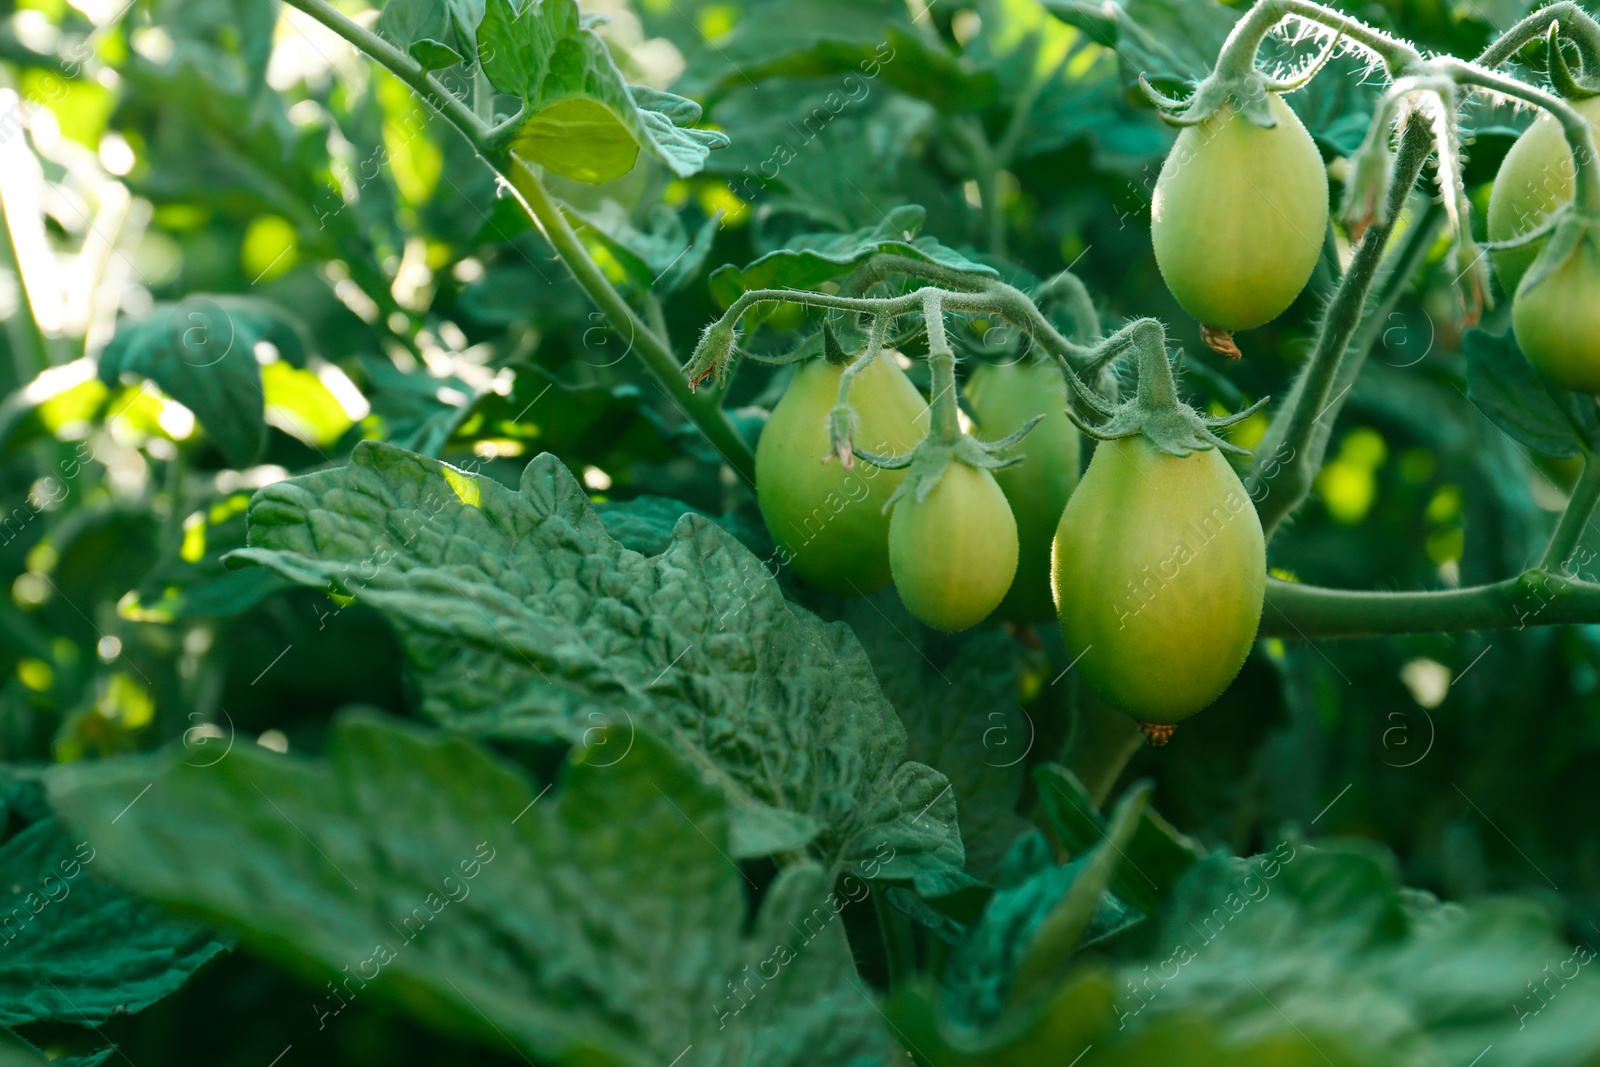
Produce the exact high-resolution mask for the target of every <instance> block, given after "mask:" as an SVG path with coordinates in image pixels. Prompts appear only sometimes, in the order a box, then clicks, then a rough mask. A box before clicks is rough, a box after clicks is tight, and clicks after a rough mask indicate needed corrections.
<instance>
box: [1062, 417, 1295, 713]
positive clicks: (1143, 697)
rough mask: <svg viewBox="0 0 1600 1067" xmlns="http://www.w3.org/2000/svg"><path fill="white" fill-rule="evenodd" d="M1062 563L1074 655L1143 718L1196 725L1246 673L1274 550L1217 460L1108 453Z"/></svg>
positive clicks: (1117, 447)
mask: <svg viewBox="0 0 1600 1067" xmlns="http://www.w3.org/2000/svg"><path fill="white" fill-rule="evenodd" d="M1054 562H1055V566H1054V571H1053V579H1054V582H1055V592H1056V603H1057V604H1058V605H1059V607H1060V615H1061V636H1062V637H1063V638H1064V639H1065V640H1066V645H1067V655H1068V656H1069V657H1079V658H1078V660H1077V670H1078V671H1079V672H1080V673H1081V674H1082V675H1083V678H1084V680H1085V681H1087V682H1088V683H1089V685H1091V686H1092V687H1093V688H1094V690H1095V691H1096V692H1097V693H1099V694H1100V695H1101V696H1102V697H1104V698H1105V699H1106V701H1108V702H1109V703H1111V704H1113V705H1115V706H1116V707H1119V708H1121V709H1122V710H1124V711H1126V712H1128V713H1129V714H1130V715H1132V716H1134V717H1135V718H1137V719H1139V720H1141V721H1143V722H1154V723H1174V722H1177V721H1179V720H1180V719H1185V718H1187V717H1189V716H1190V715H1193V714H1194V713H1195V712H1197V711H1199V710H1200V709H1201V708H1203V707H1205V706H1206V705H1207V704H1210V703H1211V702H1212V701H1213V700H1215V699H1217V697H1218V696H1220V695H1221V694H1222V691H1223V690H1224V689H1226V688H1228V683H1230V682H1232V681H1233V678H1234V676H1235V675H1236V674H1238V673H1239V668H1240V667H1242V666H1244V660H1245V657H1246V656H1247V655H1249V653H1250V646H1251V645H1252V644H1253V643H1254V641H1255V637H1256V628H1257V627H1258V626H1259V624H1260V622H1261V604H1262V598H1263V596H1264V595H1265V592H1266V579H1267V550H1266V541H1265V539H1264V538H1263V537H1262V534H1261V520H1260V518H1258V517H1257V515H1256V509H1255V505H1254V504H1252V503H1251V502H1250V497H1249V494H1247V493H1246V492H1245V489H1244V486H1243V485H1242V484H1241V483H1240V481H1239V476H1238V475H1236V474H1234V473H1233V468H1232V467H1230V466H1228V461H1227V460H1225V459H1223V458H1222V454H1221V453H1220V452H1217V451H1216V450H1214V449H1213V450H1207V451H1205V452H1191V453H1189V455H1187V456H1183V457H1181V458H1179V457H1176V456H1169V455H1166V454H1165V453H1163V452H1160V451H1158V450H1157V449H1156V448H1155V446H1154V445H1152V444H1150V442H1149V441H1147V440H1145V439H1144V438H1143V437H1139V436H1134V437H1125V438H1121V439H1119V440H1116V441H1108V442H1105V443H1103V444H1101V445H1100V446H1099V447H1098V448H1097V449H1096V450H1095V454H1094V459H1093V460H1091V461H1090V463H1089V470H1088V472H1087V473H1085V474H1084V476H1083V483H1082V484H1081V485H1079V486H1078V488H1077V490H1076V491H1075V492H1074V493H1073V494H1072V499H1071V500H1069V501H1068V502H1067V508H1066V511H1064V512H1063V513H1062V515H1061V525H1060V527H1059V528H1058V529H1057V531H1056V543H1055V556H1054Z"/></svg>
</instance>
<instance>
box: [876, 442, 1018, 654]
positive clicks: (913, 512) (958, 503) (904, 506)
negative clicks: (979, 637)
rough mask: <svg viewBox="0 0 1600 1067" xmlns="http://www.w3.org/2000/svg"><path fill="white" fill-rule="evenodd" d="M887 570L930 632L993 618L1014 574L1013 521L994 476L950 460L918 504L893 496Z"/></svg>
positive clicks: (961, 627) (910, 496)
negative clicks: (929, 628)
mask: <svg viewBox="0 0 1600 1067" xmlns="http://www.w3.org/2000/svg"><path fill="white" fill-rule="evenodd" d="M889 566H890V568H891V570H892V571H893V572H894V587H895V590H896V592H898V593H899V594H900V599H901V600H902V601H904V602H905V605H906V608H907V610H909V611H910V612H911V614H913V615H915V616H916V617H917V618H919V619H921V620H922V621H923V622H925V623H927V624H928V625H929V626H932V627H933V628H934V629H936V630H944V631H945V632H947V633H954V632H955V631H957V630H965V629H966V628H967V627H969V626H976V625H977V624H978V623H980V622H982V621H983V620H984V619H986V618H988V617H989V616H990V615H991V614H993V612H994V609H995V608H996V607H998V606H999V604H1000V601H1001V600H1002V599H1003V598H1004V597H1005V595H1006V590H1007V589H1009V588H1010V587H1011V578H1012V576H1013V575H1015V574H1016V572H1017V523H1016V520H1015V519H1013V518H1012V517H1011V506H1010V505H1009V504H1007V503H1006V497H1005V494H1004V493H1002V492H1001V491H1000V486H999V485H998V484H996V482H995V480H994V475H992V474H990V473H989V472H988V471H980V470H975V469H973V468H972V467H969V466H967V465H966V464H965V463H951V464H950V466H948V467H946V468H945V471H944V474H943V476H941V477H940V479H939V482H938V484H937V485H935V486H934V487H933V491H932V492H930V493H929V494H928V497H927V499H926V500H923V501H920V502H919V501H917V500H916V499H915V498H914V497H913V496H912V495H911V494H909V493H908V494H907V495H905V496H903V497H901V498H900V499H899V500H898V501H897V502H896V503H895V506H894V512H893V514H892V515H891V517H890V522H889Z"/></svg>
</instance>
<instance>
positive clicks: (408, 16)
mask: <svg viewBox="0 0 1600 1067" xmlns="http://www.w3.org/2000/svg"><path fill="white" fill-rule="evenodd" d="M453 21H454V19H453V12H452V11H451V9H450V7H449V6H447V5H446V4H443V3H440V2H439V0H388V2H387V3H385V4H384V5H383V11H382V12H380V13H379V15H378V32H379V33H380V34H382V35H383V36H384V37H387V38H388V39H389V40H391V41H393V42H394V43H395V44H397V45H399V46H400V47H401V48H402V49H404V50H405V51H406V52H408V53H409V54H410V55H411V57H412V58H413V59H415V60H416V61H417V62H418V63H421V64H422V67H423V69H424V70H441V69H443V68H445V67H453V66H455V65H456V64H457V63H459V62H461V54H460V53H459V52H457V51H456V50H455V49H454V48H453V47H451V45H450V44H449V43H448V42H450V41H451V40H452V34H451V29H452V23H453Z"/></svg>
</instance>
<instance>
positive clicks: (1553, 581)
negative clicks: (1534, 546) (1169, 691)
mask: <svg viewBox="0 0 1600 1067" xmlns="http://www.w3.org/2000/svg"><path fill="white" fill-rule="evenodd" d="M1266 594H1267V604H1266V610H1265V612H1263V614H1262V616H1261V636H1262V637H1279V638H1287V639H1290V640H1294V639H1300V640H1316V639H1317V638H1333V637H1379V636H1383V635H1385V634H1409V633H1460V632H1462V631H1466V630H1507V629H1518V630H1520V629H1523V628H1525V627H1528V626H1553V625H1556V624H1559V623H1592V622H1594V620H1595V619H1597V618H1600V585H1597V584H1595V583H1593V582H1586V581H1583V580H1581V579H1578V578H1568V577H1566V576H1565V575H1561V574H1552V573H1550V572H1548V571H1543V570H1535V571H1528V572H1527V573H1526V574H1521V575H1518V576H1517V577H1515V578H1509V579H1507V580H1506V581H1503V582H1497V583H1495V584H1493V585H1480V586H1474V587H1472V588H1470V589H1450V590H1443V591H1439V592H1411V593H1352V592H1346V591H1344V590H1339V589H1323V588H1319V587H1317V586H1310V585H1300V584H1298V583H1295V582H1283V581H1279V580H1278V579H1276V578H1268V579H1267V590H1266Z"/></svg>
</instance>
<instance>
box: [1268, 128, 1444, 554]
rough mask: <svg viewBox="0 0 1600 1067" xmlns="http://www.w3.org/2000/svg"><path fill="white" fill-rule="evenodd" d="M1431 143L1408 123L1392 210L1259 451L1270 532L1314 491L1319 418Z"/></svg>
mask: <svg viewBox="0 0 1600 1067" xmlns="http://www.w3.org/2000/svg"><path fill="white" fill-rule="evenodd" d="M1432 143H1433V142H1432V139H1431V136H1430V134H1429V131H1428V128H1427V126H1426V124H1424V123H1421V122H1416V121H1412V122H1407V123H1406V130H1405V133H1404V134H1403V135H1402V137H1401V142H1400V151H1399V152H1398V153H1397V154H1396V157H1395V168H1394V176H1395V178H1394V182H1393V184H1392V185H1391V186H1390V188H1389V197H1388V204H1387V205H1386V209H1385V211H1384V213H1383V215H1382V216H1381V217H1380V218H1379V219H1378V220H1377V221H1376V222H1375V223H1374V224H1373V225H1372V226H1371V227H1370V228H1369V229H1368V230H1367V232H1366V233H1365V234H1364V235H1362V238H1361V241H1360V243H1359V244H1357V245H1356V250H1355V255H1354V256H1353V257H1352V258H1351V260H1350V268H1349V270H1347V271H1346V272H1345V275H1344V277H1343V278H1341V279H1340V280H1339V286H1338V288H1337V289H1336V290H1335V291H1334V294H1333V299H1332V300H1330V301H1329V302H1328V307H1327V310H1326V311H1324V312H1323V316H1322V323H1321V325H1320V327H1319V328H1318V330H1317V340H1316V344H1315V345H1314V346H1313V348H1312V350H1311V356H1310V359H1309V360H1308V361H1307V362H1306V365H1305V369H1304V370H1303V371H1302V372H1301V374H1300V376H1299V377H1298V378H1296V379H1295V383H1294V387H1293V388H1292V389H1291V390H1290V393H1289V399H1288V401H1287V404H1286V411H1285V412H1283V413H1280V414H1279V415H1278V417H1277V418H1276V419H1274V420H1273V426H1272V428H1271V429H1269V431H1268V433H1267V437H1266V438H1265V439H1264V440H1263V441H1262V444H1261V447H1260V448H1259V449H1257V451H1256V462H1255V465H1254V468H1253V470H1252V472H1251V478H1250V484H1251V486H1252V490H1253V492H1254V494H1255V495H1256V498H1257V510H1258V511H1259V512H1260V514H1261V525H1262V528H1263V529H1265V530H1266V531H1267V536H1268V537H1271V535H1272V533H1273V531H1275V530H1276V529H1277V527H1278V525H1279V523H1281V522H1282V521H1283V519H1284V518H1285V517H1286V516H1288V515H1289V513H1290V512H1292V511H1293V510H1294V509H1295V508H1296V507H1298V506H1299V505H1300V502H1301V501H1303V500H1304V499H1305V498H1306V494H1307V493H1309V492H1310V491H1311V482H1312V479H1313V478H1314V477H1315V475H1316V467H1315V466H1314V465H1313V462H1314V459H1315V457H1314V456H1313V455H1312V449H1311V443H1312V440H1313V437H1314V435H1315V434H1316V431H1317V423H1318V421H1319V420H1320V419H1322V418H1323V417H1324V414H1325V412H1326V410H1327V407H1328V403H1329V401H1330V399H1331V398H1332V392H1333V383H1334V382H1335V381H1336V380H1337V378H1338V376H1339V366H1340V364H1341V363H1342V362H1343V360H1344V357H1345V352H1346V350H1347V349H1348V348H1349V346H1350V339H1351V338H1352V337H1353V336H1354V335H1355V332H1356V328H1357V327H1358V326H1359V325H1360V323H1361V319H1362V313H1363V312H1364V311H1365V310H1366V304H1367V294H1368V291H1369V290H1370V289H1371V287H1372V283H1373V280H1374V279H1375V278H1376V277H1377V274H1378V266H1379V264H1380V263H1381V262H1382V260H1383V256H1384V250H1385V248H1386V247H1387V246H1388V243H1389V236H1390V235H1391V234H1392V233H1393V232H1394V227H1395V224H1396V223H1397V222H1398V221H1399V218H1400V213H1401V211H1402V209H1403V208H1404V207H1405V202H1406V198H1407V197H1408V196H1410V195H1411V189H1412V187H1413V186H1414V185H1416V182H1417V177H1418V176H1419V175H1420V174H1421V173H1422V166H1423V164H1424V163H1425V162H1426V161H1427V158H1428V151H1429V149H1430V147H1431V146H1432ZM1279 426H1281V427H1282V429H1281V430H1280V429H1278V427H1279Z"/></svg>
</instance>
